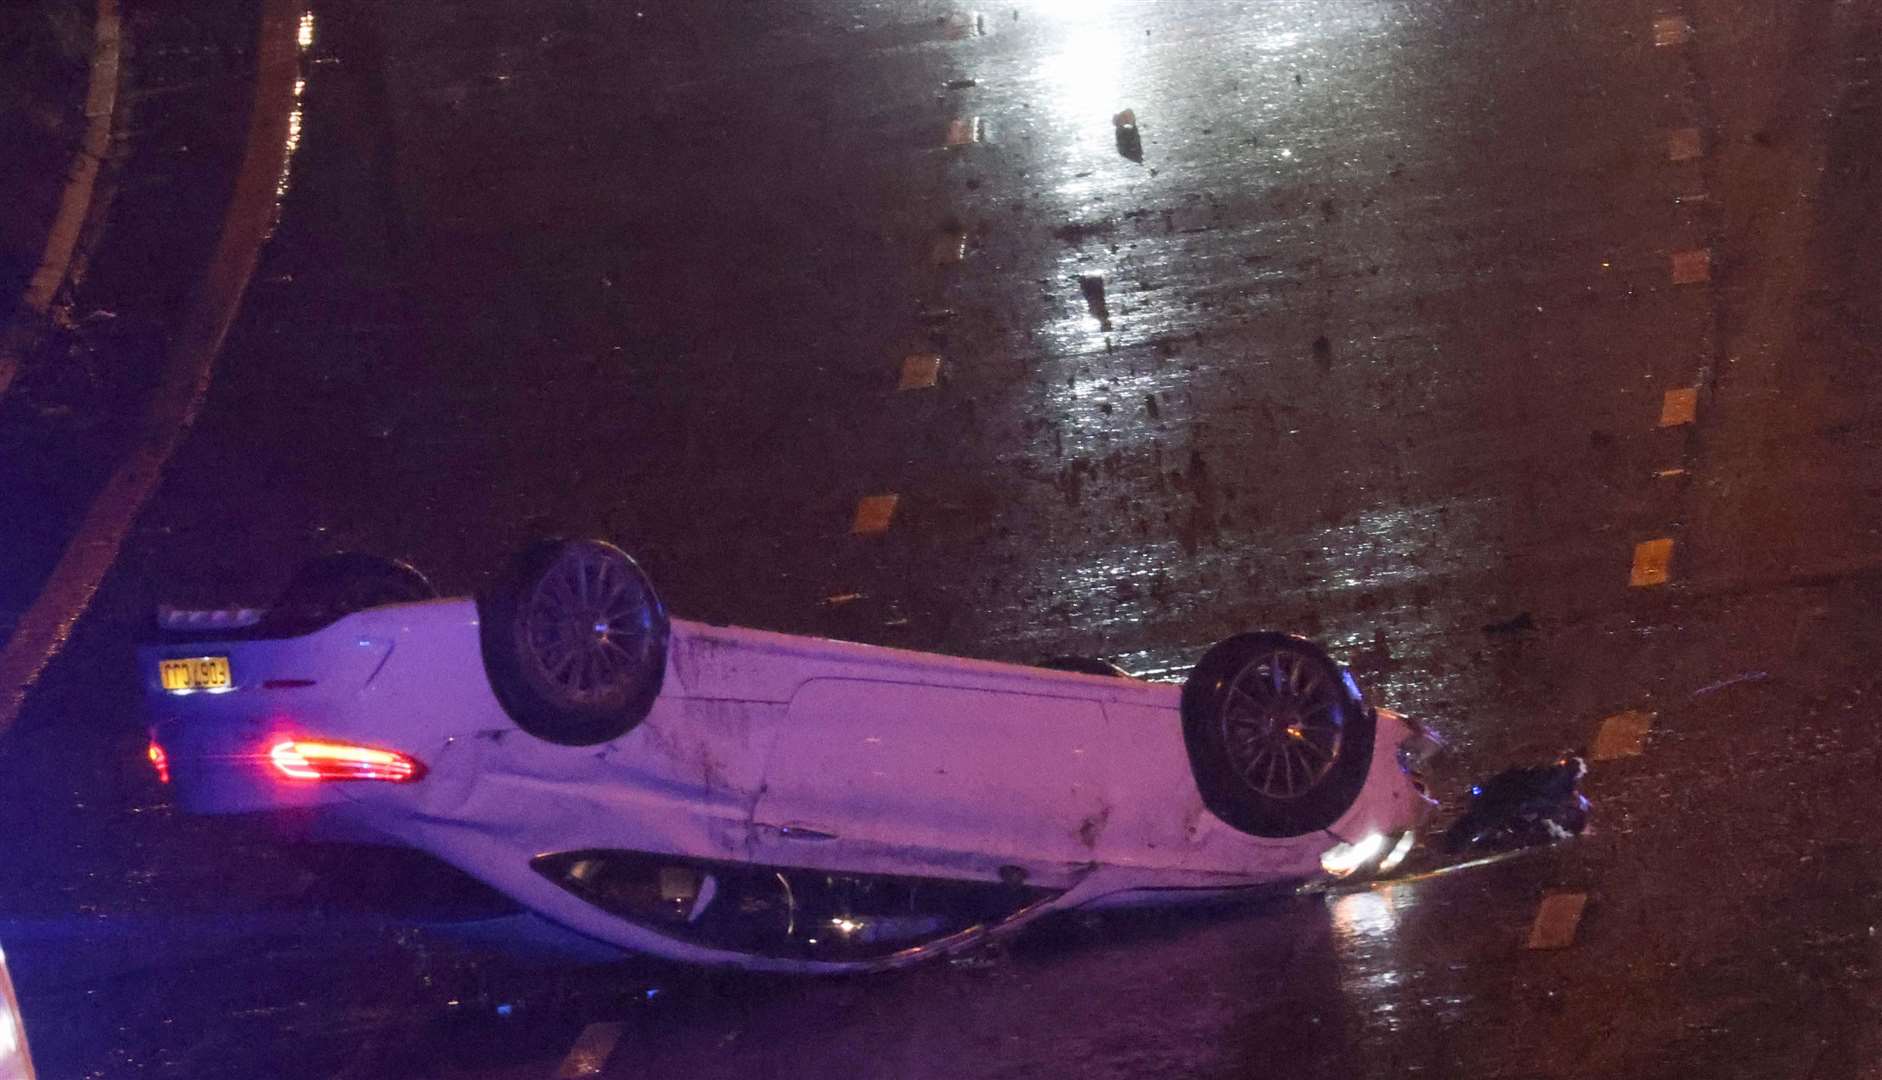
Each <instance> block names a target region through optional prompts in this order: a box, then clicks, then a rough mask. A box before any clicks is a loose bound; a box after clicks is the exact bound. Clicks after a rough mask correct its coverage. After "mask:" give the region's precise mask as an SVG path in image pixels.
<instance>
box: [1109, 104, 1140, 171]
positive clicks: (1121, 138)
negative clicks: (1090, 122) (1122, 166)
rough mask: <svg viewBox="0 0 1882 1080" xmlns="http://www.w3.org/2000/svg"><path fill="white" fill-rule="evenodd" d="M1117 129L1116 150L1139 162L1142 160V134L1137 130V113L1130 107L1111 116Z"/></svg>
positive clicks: (1112, 123)
mask: <svg viewBox="0 0 1882 1080" xmlns="http://www.w3.org/2000/svg"><path fill="white" fill-rule="evenodd" d="M1111 125H1112V126H1113V127H1115V128H1116V129H1117V152H1118V153H1119V154H1122V155H1123V156H1125V157H1127V158H1129V159H1130V160H1132V161H1135V162H1138V163H1139V164H1141V163H1142V162H1143V160H1144V140H1143V136H1142V135H1140V134H1138V132H1137V114H1136V113H1135V112H1133V111H1131V110H1130V109H1125V110H1124V111H1123V112H1121V113H1118V114H1117V115H1115V116H1113V117H1111Z"/></svg>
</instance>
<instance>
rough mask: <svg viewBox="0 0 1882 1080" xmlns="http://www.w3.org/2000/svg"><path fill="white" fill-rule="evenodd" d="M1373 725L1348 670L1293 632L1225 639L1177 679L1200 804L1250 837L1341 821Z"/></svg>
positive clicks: (1361, 773)
mask: <svg viewBox="0 0 1882 1080" xmlns="http://www.w3.org/2000/svg"><path fill="white" fill-rule="evenodd" d="M1375 727H1376V720H1375V717H1374V715H1373V711H1372V708H1371V706H1369V705H1367V704H1366V702H1365V701H1364V699H1363V698H1362V697H1361V696H1360V693H1359V689H1358V686H1357V685H1356V684H1355V683H1353V681H1352V679H1351V678H1350V677H1349V676H1348V675H1347V674H1346V672H1345V670H1344V669H1343V668H1341V667H1340V666H1339V665H1338V664H1337V663H1335V662H1334V661H1333V659H1332V657H1329V656H1328V655H1327V654H1326V652H1325V651H1323V650H1322V649H1321V648H1320V647H1319V646H1317V645H1315V644H1314V643H1313V642H1311V641H1308V640H1306V639H1305V638H1300V637H1295V636H1292V635H1289V634H1277V633H1258V634H1240V635H1237V636H1235V637H1232V638H1228V639H1226V640H1224V641H1222V642H1220V643H1218V644H1217V645H1216V646H1215V647H1214V648H1212V649H1210V650H1209V651H1208V652H1207V653H1205V654H1204V655H1203V658H1202V660H1201V661H1199V662H1198V663H1197V664H1196V667H1195V669H1194V670H1193V671H1191V672H1190V675H1189V679H1188V681H1186V682H1185V683H1184V685H1183V739H1184V742H1185V744H1186V745H1187V746H1188V748H1189V760H1190V766H1191V768H1192V769H1193V770H1194V772H1195V776H1196V785H1197V787H1198V788H1200V789H1201V791H1202V797H1203V803H1204V804H1205V805H1206V806H1208V808H1209V809H1210V811H1211V812H1213V813H1214V814H1215V815H1216V816H1217V817H1219V818H1221V819H1222V820H1223V821H1226V822H1228V823H1229V824H1230V825H1233V826H1234V827H1236V828H1237V829H1240V830H1241V831H1243V832H1246V833H1250V834H1253V835H1255V836H1264V837H1288V836H1300V835H1303V834H1305V833H1310V832H1314V831H1316V830H1319V829H1324V828H1326V827H1327V826H1329V825H1331V824H1333V823H1334V822H1335V821H1337V820H1339V818H1340V816H1341V815H1342V814H1344V813H1346V811H1347V810H1348V809H1349V808H1351V806H1352V805H1353V801H1354V800H1355V799H1356V798H1358V796H1359V791H1360V789H1361V788H1362V787H1363V786H1364V785H1365V782H1366V773H1367V770H1369V769H1370V768H1371V766H1372V748H1373V736H1374V730H1375Z"/></svg>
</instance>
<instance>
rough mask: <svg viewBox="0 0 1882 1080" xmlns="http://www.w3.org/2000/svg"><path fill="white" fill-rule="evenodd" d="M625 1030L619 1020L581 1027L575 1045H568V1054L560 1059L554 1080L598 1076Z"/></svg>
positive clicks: (578, 1079)
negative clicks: (560, 1064)
mask: <svg viewBox="0 0 1882 1080" xmlns="http://www.w3.org/2000/svg"><path fill="white" fill-rule="evenodd" d="M626 1030H627V1025H626V1024H623V1023H619V1022H615V1023H605V1024H603V1023H596V1024H590V1025H588V1026H587V1027H585V1028H583V1029H582V1033H581V1035H580V1036H578V1037H577V1038H576V1039H575V1045H574V1046H571V1047H569V1053H568V1056H567V1057H565V1058H563V1059H562V1066H561V1068H558V1069H557V1070H556V1071H555V1080H580V1078H582V1077H587V1076H600V1075H601V1070H603V1069H605V1068H607V1066H608V1058H609V1057H610V1056H612V1055H613V1053H614V1047H615V1044H616V1043H619V1042H620V1041H621V1033H622V1032H624V1031H626Z"/></svg>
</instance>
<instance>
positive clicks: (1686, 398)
mask: <svg viewBox="0 0 1882 1080" xmlns="http://www.w3.org/2000/svg"><path fill="white" fill-rule="evenodd" d="M1698 413H1699V388H1698V387H1696V386H1683V387H1680V388H1679V389H1677V390H1668V391H1667V392H1666V397H1665V399H1664V400H1662V401H1661V402H1660V426H1661V427H1678V426H1680V425H1681V424H1690V423H1692V422H1693V417H1694V416H1696V415H1698Z"/></svg>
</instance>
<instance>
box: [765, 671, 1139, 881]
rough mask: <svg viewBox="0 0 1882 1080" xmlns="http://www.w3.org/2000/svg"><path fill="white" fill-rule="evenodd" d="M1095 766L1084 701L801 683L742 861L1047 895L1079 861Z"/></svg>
mask: <svg viewBox="0 0 1882 1080" xmlns="http://www.w3.org/2000/svg"><path fill="white" fill-rule="evenodd" d="M1107 768H1108V762H1107V761H1106V747H1105V718H1104V710H1103V708H1102V706H1101V705H1099V704H1098V703H1097V702H1095V701H1091V700H1086V699H1080V698H1076V697H1051V696H1042V695H1035V694H1030V693H1016V692H1008V691H996V690H987V689H970V688H963V687H951V686H934V685H915V684H907V683H885V682H877V681H871V680H861V679H836V678H832V679H814V680H811V681H808V682H806V683H805V684H804V685H803V686H802V687H800V688H799V689H798V691H797V692H796V694H795V696H794V697H793V698H792V701H791V704H790V708H789V712H788V716H787V719H786V722H785V725H784V727H783V730H782V731H781V732H780V733H779V736H778V741H777V743H776V747H775V749H774V750H773V753H772V757H771V760H770V762H769V764H768V766H767V768H766V770H765V779H764V789H763V792H762V794H761V795H760V797H759V799H758V802H757V805H756V810H755V814H754V818H753V824H754V826H755V828H754V830H753V837H754V839H753V845H754V850H753V857H754V861H756V862H758V863H760V864H772V865H779V866H804V867H814V868H822V869H831V870H839V869H840V870H856V871H869V872H877V873H893V874H906V875H915V876H929V877H980V878H985V877H986V876H988V875H1001V876H1005V877H1008V878H1011V877H1012V876H1013V869H1012V868H1015V867H1017V868H1019V869H1020V870H1023V871H1025V874H1026V877H1027V879H1028V880H1031V881H1035V882H1037V883H1040V884H1048V881H1046V880H1045V879H1046V878H1050V877H1053V876H1055V875H1057V876H1061V877H1062V876H1064V875H1066V874H1067V873H1069V871H1068V869H1067V868H1068V867H1070V866H1075V865H1078V864H1082V863H1086V862H1089V861H1090V860H1091V859H1092V855H1093V851H1094V849H1095V845H1096V842H1097V839H1098V836H1099V834H1100V833H1101V832H1102V831H1103V829H1104V827H1105V822H1106V820H1107V818H1108V815H1109V811H1108V810H1107V809H1106V802H1105V783H1104V778H1105V773H1106V770H1107ZM1003 868H1004V869H1003Z"/></svg>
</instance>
